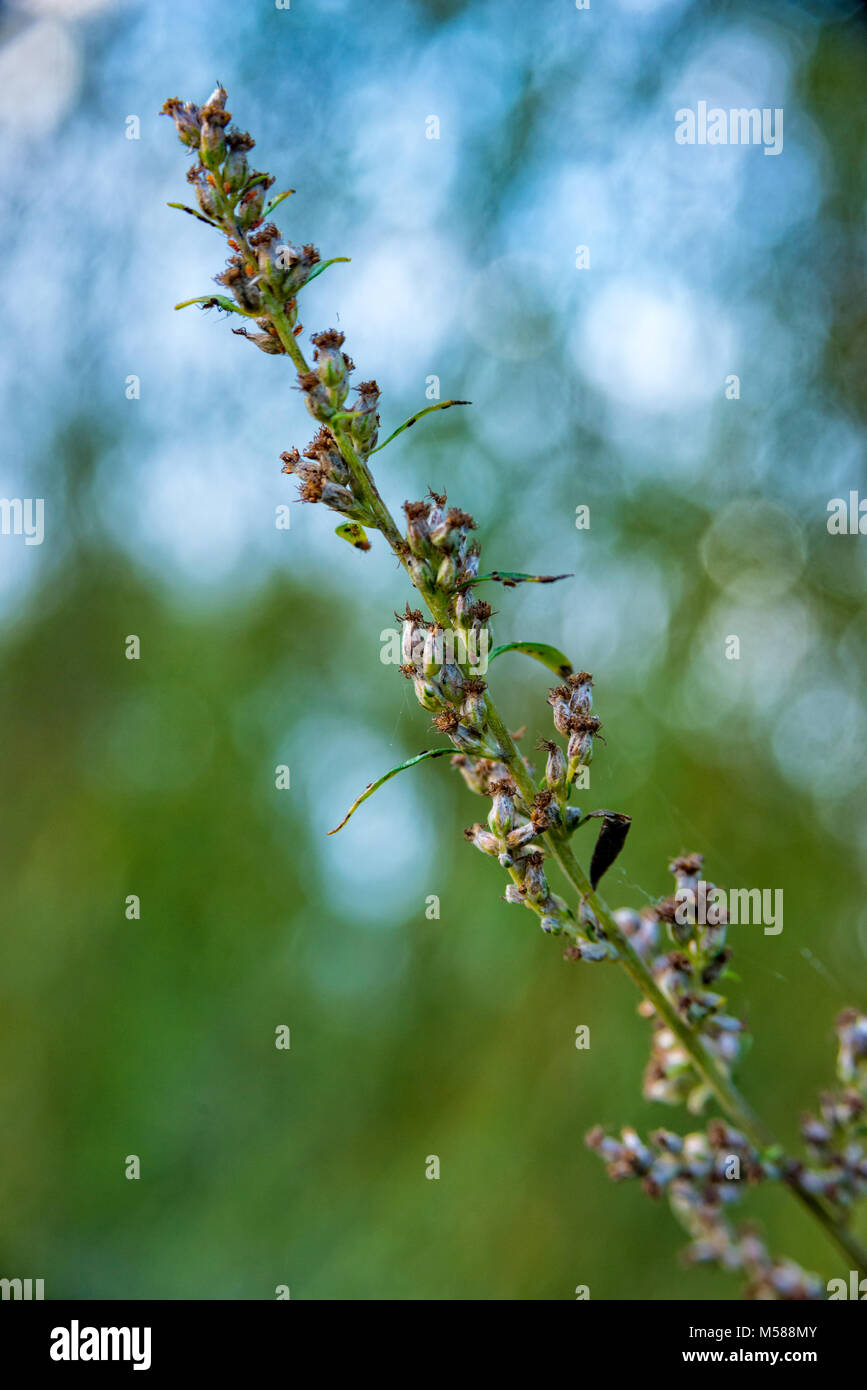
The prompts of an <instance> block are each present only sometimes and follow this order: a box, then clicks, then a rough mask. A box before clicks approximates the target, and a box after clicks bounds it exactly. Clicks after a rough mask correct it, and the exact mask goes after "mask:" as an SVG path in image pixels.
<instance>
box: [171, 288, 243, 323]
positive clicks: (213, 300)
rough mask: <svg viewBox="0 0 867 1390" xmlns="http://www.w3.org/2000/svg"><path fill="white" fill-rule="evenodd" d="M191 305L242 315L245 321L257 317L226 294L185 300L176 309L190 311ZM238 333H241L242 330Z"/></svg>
mask: <svg viewBox="0 0 867 1390" xmlns="http://www.w3.org/2000/svg"><path fill="white" fill-rule="evenodd" d="M191 304H206V305H207V306H208V308H209V309H223V310H225V312H226V313H227V314H240V315H241V317H242V318H244V319H254V318H255V317H256V315H255V314H248V313H247V311H246V309H240V308H239V307H238V305H237V304H236V303H235V301H234V300H233V299H228V298H227V297H226V295H224V294H200V295H199V296H198V297H197V298H196V299H185V300H184V301H183V303H182V304H176V305H175V308H176V309H188V308H189V307H190V305H191ZM234 331H235V330H233V332H234ZM237 331H238V332H239V333H240V332H241V329H240V328H239V329H238V330H237Z"/></svg>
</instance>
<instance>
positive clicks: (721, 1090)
mask: <svg viewBox="0 0 867 1390" xmlns="http://www.w3.org/2000/svg"><path fill="white" fill-rule="evenodd" d="M266 297H267V299H268V301H269V302H268V305H267V308H268V313H269V316H270V318H271V321H272V323H273V324H274V327H275V328H276V330H277V333H278V335H279V337H280V341H281V343H282V344H283V346H284V348H285V349H286V352H287V353H288V355H289V357H290V358H291V359H292V361H293V363H294V364H295V367H296V368H297V370H298V371H299V373H304V372H307V371H309V367H308V365H307V362H306V360H305V357H304V354H303V352H302V351H301V349H300V347H299V346H298V341H297V339H296V338H295V336H294V334H293V332H292V327H291V325H290V323H289V320H288V318H287V317H286V314H285V312H284V310H283V308H282V306H281V305H280V303H279V299H278V298H277V297H276V296H275V295H274V293H273V292H271V293H268V294H267V296H266ZM329 428H330V429H331V431H332V433H333V434H334V437H335V439H336V440H337V444H338V447H339V449H340V452H341V454H342V455H343V457H344V459H345V460H346V462H347V464H348V465H349V467H350V469H351V471H352V474H353V478H354V481H355V484H356V488H357V491H358V493H359V495H360V496H361V498H362V499H363V501H364V503H365V505H366V506H367V507H368V508H369V510H370V512H371V514H372V515H373V516H374V517H375V518H376V523H377V525H378V527H379V529H380V531H381V532H382V534H383V535H384V536H385V538H386V540H387V541H388V544H389V545H390V547H391V549H392V550H393V552H394V554H395V555H396V556H397V558H398V559H399V560H400V562H401V564H402V565H403V567H404V569H405V570H406V571H407V574H408V575H409V577H410V580H411V581H412V583H413V586H414V587H415V588H416V589H418V590H419V592H420V593H421V595H422V597H423V598H424V600H425V602H426V603H427V606H428V608H429V609H430V611H431V613H432V614H433V616H434V617H435V618H436V620H437V622H439V623H445V622H447V621H448V604H447V601H446V600H443V599H442V598H441V596H440V595H439V593H438V592H437V589H436V586H435V585H427V584H425V583H423V582H420V581H419V580H418V579H417V578H416V577H414V576H413V574H412V572H411V571H410V568H409V564H408V561H407V550H406V546H405V544H404V541H403V537H402V536H401V534H400V531H399V530H398V528H397V526H396V524H395V521H394V518H393V517H392V515H391V513H390V511H389V510H388V507H387V506H386V504H385V503H384V502H383V500H382V498H381V497H380V495H379V492H378V491H377V489H376V485H375V484H374V481H373V478H372V476H371V473H370V470H369V468H368V467H367V464H366V462H365V461H364V460H363V459H361V458H359V456H358V454H357V453H356V451H355V449H354V448H353V446H352V443H351V441H350V439H349V437H348V435H347V433H346V431H345V430H344V429H343V428H342V427H341V426H340V424H332V423H329ZM487 712H488V720H489V723H490V727H491V729H492V731H493V733H494V736H495V738H496V740H497V742H498V743H499V745H500V747H501V748H502V749H503V751H504V761H505V762H507V763H508V764H509V766H510V767H511V770H512V775H513V777H514V779H515V782H516V783H517V785H518V788H519V789H520V791H521V794H522V796H523V798H524V801H525V803H526V804H527V805H531V804H532V801H533V798H534V796H535V794H536V787H535V785H534V783H533V779H532V777H531V776H530V774H529V772H528V771H527V768H526V766H525V764H524V760H523V758H522V757H521V755H520V753H519V751H518V748H517V746H516V744H515V741H514V739H513V738H512V736H511V734H510V733H509V731H508V729H507V727H506V725H505V724H504V723H503V721H502V719H501V717H500V715H499V713H498V711H497V709H496V706H495V705H494V703H493V700H492V699H491V697H490V695H488V696H487ZM544 838H545V841H546V844H547V846H548V848H549V849H550V851H551V853H552V855H553V856H554V858H555V859H556V861H557V863H558V865H559V866H560V868H561V870H562V872H563V874H564V875H565V877H566V878H567V879H568V881H569V882H570V883H571V885H572V887H573V888H574V889H575V891H576V892H577V893H578V895H579V897H580V899H581V900H582V901H583V902H586V903H587V904H588V906H589V907H590V909H591V911H592V912H593V914H594V916H595V918H596V920H597V921H598V922H599V923H600V925H601V926H602V928H603V930H604V932H605V934H606V936H607V937H608V939H609V940H610V941H611V942H613V944H614V945H615V946H616V948H617V952H618V957H619V960H620V963H621V965H622V966H623V968H624V970H625V971H626V973H627V974H628V975H629V977H630V979H632V981H633V982H634V983H635V984H636V985H637V986H638V988H639V989H640V991H641V993H642V994H643V995H644V997H645V999H647V1000H649V1002H650V1003H651V1004H652V1005H653V1007H654V1009H655V1010H656V1013H657V1014H658V1015H659V1017H660V1018H661V1019H662V1020H663V1021H664V1023H665V1024H666V1026H667V1027H668V1028H670V1029H671V1031H672V1032H673V1033H674V1035H675V1036H676V1037H677V1038H678V1040H679V1041H680V1043H681V1044H682V1045H683V1047H684V1049H685V1051H686V1052H687V1054H688V1056H689V1058H690V1060H691V1062H692V1065H693V1067H694V1068H695V1071H696V1072H697V1074H698V1075H699V1076H701V1077H702V1078H703V1079H704V1080H705V1081H706V1082H707V1085H708V1086H709V1087H710V1089H711V1091H712V1092H713V1094H714V1095H715V1096H716V1099H717V1101H718V1102H719V1105H720V1108H721V1109H722V1111H723V1113H724V1114H725V1115H727V1116H728V1118H729V1120H730V1121H731V1122H732V1124H734V1125H735V1126H736V1128H738V1129H739V1130H741V1132H742V1133H743V1134H744V1135H745V1136H746V1137H747V1138H748V1139H749V1141H750V1143H751V1144H752V1145H753V1147H754V1148H755V1149H757V1150H758V1151H760V1152H761V1151H762V1150H765V1149H767V1148H769V1147H770V1146H771V1144H772V1143H773V1139H772V1136H771V1135H770V1133H769V1132H768V1131H767V1130H766V1128H765V1126H764V1125H763V1124H762V1122H761V1121H760V1120H759V1118H758V1117H757V1116H756V1114H755V1113H754V1111H753V1110H752V1108H751V1106H750V1105H749V1104H748V1103H747V1101H746V1100H745V1099H744V1098H743V1096H742V1095H741V1094H740V1092H739V1091H738V1089H737V1087H736V1086H735V1085H734V1083H733V1082H732V1080H731V1079H730V1077H728V1076H727V1075H726V1074H725V1073H724V1072H723V1071H722V1070H721V1069H720V1067H719V1066H718V1065H717V1063H716V1061H715V1060H714V1058H713V1057H712V1056H711V1055H710V1053H709V1052H708V1050H707V1048H706V1047H705V1045H704V1043H703V1041H702V1039H701V1038H700V1036H699V1035H698V1034H697V1033H696V1032H695V1031H694V1030H693V1029H692V1028H690V1026H689V1024H688V1023H687V1022H686V1020H685V1019H684V1018H683V1017H682V1016H681V1015H680V1014H679V1013H678V1011H677V1009H676V1008H675V1006H674V1005H673V1004H672V1002H671V1000H670V999H668V998H667V996H666V995H665V993H664V992H663V991H662V990H661V989H660V987H659V985H658V984H657V982H656V979H655V978H654V975H653V972H652V970H651V969H650V966H649V965H648V964H647V962H646V961H645V960H644V958H643V957H642V956H641V955H640V954H639V953H638V951H636V949H635V947H634V946H633V944H632V942H631V941H630V939H629V937H628V936H627V935H626V933H625V932H624V931H623V930H622V929H621V928H620V927H619V926H618V924H617V922H616V921H615V919H614V916H613V914H612V912H611V909H610V908H609V907H608V905H607V903H605V902H604V900H603V899H602V898H601V897H600V896H599V895H598V894H597V893H595V892H594V891H593V890H592V888H591V886H590V880H589V879H588V877H587V875H586V873H585V872H584V870H583V869H582V868H581V865H580V864H579V863H578V861H577V859H576V858H575V855H574V854H573V853H572V849H571V848H570V846H569V843H568V841H567V839H566V836H565V834H564V832H563V831H562V830H560V831H553V830H552V831H548V832H547V833H546V835H545V837H544ZM787 1181H788V1185H789V1187H790V1189H791V1191H792V1192H793V1193H794V1195H795V1196H796V1197H797V1199H798V1201H799V1202H800V1203H801V1205H802V1206H803V1207H804V1208H805V1209H806V1210H807V1211H808V1212H809V1213H810V1214H811V1216H813V1217H814V1218H815V1219H816V1220H817V1221H818V1222H819V1223H820V1225H821V1226H822V1227H823V1228H824V1230H825V1232H826V1234H827V1235H828V1236H829V1237H830V1238H831V1239H832V1240H833V1241H835V1242H836V1244H837V1245H838V1246H839V1248H840V1249H841V1250H842V1251H843V1252H844V1254H845V1255H846V1256H847V1258H848V1259H850V1260H852V1261H853V1263H854V1264H855V1265H856V1267H857V1268H858V1269H859V1270H860V1271H861V1273H862V1274H867V1251H865V1249H864V1248H863V1247H862V1245H861V1244H860V1242H859V1241H858V1240H857V1239H856V1237H855V1236H854V1235H853V1234H852V1232H851V1231H850V1230H849V1229H848V1228H847V1227H846V1226H845V1225H844V1224H843V1223H842V1221H841V1220H840V1219H839V1218H838V1217H837V1216H835V1215H834V1214H833V1213H832V1212H830V1211H829V1210H828V1209H827V1208H826V1207H825V1206H824V1205H823V1204H822V1202H820V1201H819V1200H818V1198H817V1197H815V1196H814V1195H813V1194H812V1193H811V1192H808V1191H807V1190H806V1189H805V1188H804V1187H803V1185H802V1183H801V1180H800V1178H799V1176H798V1175H797V1173H792V1174H791V1175H790V1176H789V1177H788V1179H787Z"/></svg>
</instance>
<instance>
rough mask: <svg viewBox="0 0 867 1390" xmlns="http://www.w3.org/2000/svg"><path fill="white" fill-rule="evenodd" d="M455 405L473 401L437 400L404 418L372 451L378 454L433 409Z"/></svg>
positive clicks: (467, 403) (446, 408) (468, 403)
mask: <svg viewBox="0 0 867 1390" xmlns="http://www.w3.org/2000/svg"><path fill="white" fill-rule="evenodd" d="M453 405H472V401H437V404H436V405H429V406H426V407H425V409H424V410H420V411H418V413H417V414H416V415H410V417H409V419H408V420H404V422H403V424H402V425H398V427H397V429H396V430H395V431H394V433H393V434H390V435H389V436H388V439H384V440H383V441H382V443H381V444H377V446H376V448H375V449H371V451H370V452H371V453H372V454H378V453H379V451H380V449H384V448H385V446H386V444H390V443H391V441H392V440H393V439H397V436H398V435H399V434H403V432H404V430H408V429H410V428H411V427H412V426H413V425H414V424H415V423H416V421H417V420H420V419H421V418H422V416H423V415H430V413H431V411H432V410H448V409H449V407H450V406H453Z"/></svg>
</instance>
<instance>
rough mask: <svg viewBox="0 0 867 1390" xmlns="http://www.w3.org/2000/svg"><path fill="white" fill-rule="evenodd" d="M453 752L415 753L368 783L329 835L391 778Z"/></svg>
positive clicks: (444, 749) (443, 750)
mask: <svg viewBox="0 0 867 1390" xmlns="http://www.w3.org/2000/svg"><path fill="white" fill-rule="evenodd" d="M454 751H455V750H454V749H453V748H427V749H425V751H424V752H423V753H416V755H415V757H414V758H409V759H408V760H407V761H406V762H405V763H401V764H400V766H399V767H393V768H392V769H391V771H390V772H386V774H385V776H384V777H379V778H378V779H377V780H376V781H375V782H370V783H368V785H367V786H366V787H365V789H364V791H363V792H362V793H361V796H359V797H357V798H356V800H355V801H353V803H352V805H351V806H350V808H349V810H348V811H347V812H346V815H345V816H344V817H343V820H342V821H341V822H340V824H339V825H335V827H334V829H333V830H329V832H328V833H329V835H336V834H337V832H338V830H342V829H343V827H344V825H345V824H346V822H347V821H348V820H349V817H350V816H351V815H352V814H353V812H355V811H357V810H358V808H359V806H360V805H361V803H362V801H366V800H367V798H368V797H369V796H373V793H374V792H375V791H379V788H380V787H381V786H383V785H384V784H385V783H386V782H390V781H391V779H392V777H396V776H397V774H398V773H399V772H405V771H406V769H407V768H408V767H415V764H416V763H420V762H422V761H423V760H424V759H425V758H442V757H445V755H446V753H454Z"/></svg>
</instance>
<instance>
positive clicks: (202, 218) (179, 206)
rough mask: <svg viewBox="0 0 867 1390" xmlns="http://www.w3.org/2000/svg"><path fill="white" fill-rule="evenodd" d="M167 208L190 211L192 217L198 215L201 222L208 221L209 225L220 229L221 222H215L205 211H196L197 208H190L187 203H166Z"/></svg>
mask: <svg viewBox="0 0 867 1390" xmlns="http://www.w3.org/2000/svg"><path fill="white" fill-rule="evenodd" d="M166 207H167V208H177V209H178V212H188V213H189V214H190V217H197V218H198V219H199V221H200V222H207V224H208V226H209V227H216V228H217V230H218V231H219V230H220V224H219V222H214V221H212V220H211V218H210V217H205V215H204V213H201V212H196V209H195V208H188V207H187V205H186V203H166Z"/></svg>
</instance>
